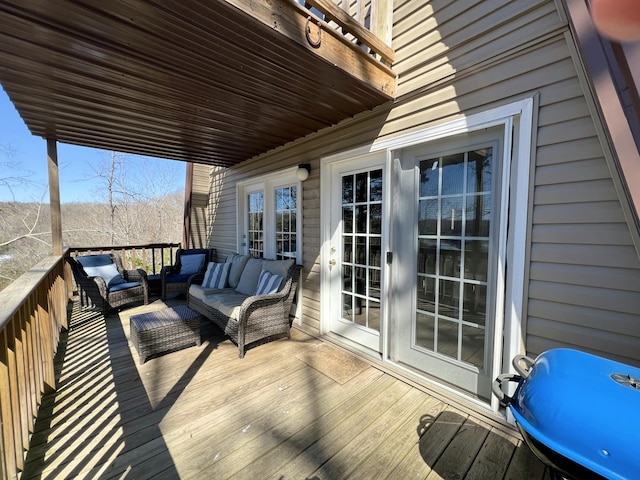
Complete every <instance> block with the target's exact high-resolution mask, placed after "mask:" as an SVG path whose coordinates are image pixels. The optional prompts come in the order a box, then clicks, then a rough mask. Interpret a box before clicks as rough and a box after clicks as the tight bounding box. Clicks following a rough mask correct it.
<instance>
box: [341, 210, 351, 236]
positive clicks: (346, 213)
mask: <svg viewBox="0 0 640 480" xmlns="http://www.w3.org/2000/svg"><path fill="white" fill-rule="evenodd" d="M342 231H343V233H351V232H353V205H344V206H343V207H342Z"/></svg>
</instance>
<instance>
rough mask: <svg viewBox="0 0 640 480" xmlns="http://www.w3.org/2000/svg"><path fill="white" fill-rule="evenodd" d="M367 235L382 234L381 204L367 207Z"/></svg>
mask: <svg viewBox="0 0 640 480" xmlns="http://www.w3.org/2000/svg"><path fill="white" fill-rule="evenodd" d="M369 214H370V215H371V217H370V218H369V233H374V234H381V233H382V204H380V203H379V204H375V203H374V204H373V205H371V206H370V207H369Z"/></svg>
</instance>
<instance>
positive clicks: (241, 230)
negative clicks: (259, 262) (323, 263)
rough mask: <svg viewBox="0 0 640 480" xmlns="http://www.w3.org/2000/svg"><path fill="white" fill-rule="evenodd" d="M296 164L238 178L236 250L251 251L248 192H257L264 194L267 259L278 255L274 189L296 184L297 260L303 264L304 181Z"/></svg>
mask: <svg viewBox="0 0 640 480" xmlns="http://www.w3.org/2000/svg"><path fill="white" fill-rule="evenodd" d="M296 170H297V167H292V168H287V169H284V170H279V171H277V172H273V173H269V174H265V175H259V176H255V177H252V178H250V179H247V180H242V181H239V182H238V183H237V184H236V215H237V218H236V222H237V223H236V224H237V226H238V228H237V239H236V247H237V251H238V252H239V253H242V254H246V253H248V245H247V242H246V237H245V236H246V233H247V221H248V201H247V195H248V194H249V193H253V192H256V191H262V192H263V194H264V214H263V215H264V217H263V224H262V225H263V239H264V258H275V257H276V242H277V240H276V205H275V190H276V189H277V188H282V187H287V186H295V187H296V256H295V257H291V258H295V260H296V263H302V245H303V241H302V198H303V195H302V182H301V181H300V180H298V179H297V177H296Z"/></svg>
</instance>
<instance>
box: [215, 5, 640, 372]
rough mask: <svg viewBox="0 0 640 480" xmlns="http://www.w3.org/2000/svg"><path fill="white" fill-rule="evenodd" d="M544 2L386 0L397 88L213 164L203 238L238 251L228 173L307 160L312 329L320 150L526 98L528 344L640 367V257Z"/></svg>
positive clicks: (561, 36)
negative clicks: (320, 126) (382, 102)
mask: <svg viewBox="0 0 640 480" xmlns="http://www.w3.org/2000/svg"><path fill="white" fill-rule="evenodd" d="M559 5H560V4H556V3H555V2H553V1H538V2H533V1H532V2H509V1H504V2H499V1H478V2H475V3H471V2H455V1H450V0H442V1H432V2H415V1H414V0H403V1H400V0H397V1H396V2H395V4H394V26H393V47H394V49H395V51H396V62H395V64H394V66H393V68H394V70H395V71H396V72H397V73H398V75H399V81H398V93H399V95H398V97H397V99H396V101H395V102H394V103H393V105H388V106H386V107H380V108H378V109H376V110H374V111H372V112H369V113H366V114H362V115H360V116H358V117H356V118H354V119H351V120H348V121H345V122H342V123H341V124H339V125H337V126H334V127H332V128H329V129H325V130H323V131H320V132H318V133H316V134H313V135H310V136H308V137H306V138H303V139H300V140H298V141H296V142H293V143H292V144H289V145H286V146H284V147H281V148H278V149H276V150H274V151H272V152H269V153H267V154H265V155H263V156H261V157H259V158H256V159H252V160H250V161H247V162H244V163H243V164H241V165H238V166H237V167H235V168H232V169H220V170H218V171H215V172H213V173H212V177H211V194H210V209H209V216H210V217H209V223H210V225H211V236H210V245H211V246H212V247H215V248H217V249H218V252H219V253H221V254H222V255H223V256H224V255H225V254H227V253H231V252H234V251H236V241H237V232H236V187H235V185H236V182H237V181H239V180H243V179H247V178H251V177H252V176H255V175H259V174H263V173H266V172H273V171H276V170H278V169H280V168H287V167H291V166H293V165H297V164H298V163H310V164H311V175H310V177H309V179H308V180H307V181H306V182H304V184H303V217H302V221H303V236H304V237H303V241H304V246H303V264H304V266H305V270H304V272H303V277H302V286H303V294H302V298H303V304H302V323H303V324H304V326H305V327H307V328H308V329H310V330H315V331H316V332H317V331H318V330H319V325H320V263H319V260H320V254H319V252H320V248H321V243H322V239H321V229H320V206H321V202H322V194H321V188H320V175H319V172H320V168H319V167H320V163H319V159H320V158H321V157H323V156H326V155H330V154H334V153H337V152H340V151H344V150H348V149H351V148H355V147H360V146H363V145H368V144H371V143H372V142H374V141H378V140H385V139H389V138H393V137H395V136H397V135H400V134H404V133H409V132H412V131H416V130H419V129H423V128H425V127H429V126H434V125H438V124H441V123H443V122H446V121H450V120H453V119H455V118H460V117H461V116H462V115H470V114H473V113H477V112H481V111H484V110H487V109H489V108H493V107H496V106H499V105H504V104H507V103H509V102H514V101H517V100H521V99H523V98H530V97H535V98H536V99H537V105H538V112H537V113H538V115H537V124H536V125H534V128H535V131H534V132H533V133H534V138H535V139H536V144H535V152H534V158H533V162H534V165H533V168H532V182H531V206H530V212H521V213H520V212H519V213H518V214H519V215H520V214H522V215H525V214H527V213H529V214H530V225H529V240H528V243H527V244H526V245H521V246H520V247H519V248H522V249H525V251H526V256H527V259H528V267H527V274H528V278H527V279H526V281H525V285H524V287H525V291H526V297H525V298H526V299H527V300H526V301H527V303H526V305H525V308H526V310H525V311H526V316H525V317H526V318H525V319H524V321H525V325H524V331H525V332H526V334H525V339H524V342H525V346H526V350H527V353H528V354H530V355H537V354H538V353H540V352H542V351H544V350H547V349H549V348H553V347H559V346H566V347H573V348H578V349H581V350H585V351H590V352H593V353H596V354H599V355H603V356H606V357H609V358H614V359H617V360H621V361H623V362H625V363H630V364H635V365H640V349H638V348H637V345H638V340H639V338H638V337H640V318H639V317H638V314H637V312H640V295H639V293H640V261H639V260H638V255H637V253H636V251H635V249H634V245H633V242H632V238H631V234H630V231H629V227H628V223H627V221H626V219H625V216H624V214H623V208H622V204H621V201H626V200H625V199H624V198H623V199H621V198H620V197H619V195H618V193H617V191H616V188H615V182H614V178H612V176H611V172H610V171H609V168H608V166H607V162H606V160H605V152H604V151H603V145H602V143H601V139H600V138H599V136H598V135H599V132H598V129H597V128H596V122H597V119H596V118H594V117H593V115H592V113H591V109H590V108H589V105H590V103H589V98H588V97H585V93H587V94H588V91H587V92H586V91H585V89H584V88H583V86H582V83H581V81H580V75H579V70H578V68H579V64H578V62H577V60H576V58H574V56H572V53H571V52H572V51H573V49H572V48H569V47H570V46H569V45H568V44H567V39H568V38H569V39H570V36H569V35H568V26H567V22H566V19H565V16H564V14H563V11H562V9H559V8H558V6H559Z"/></svg>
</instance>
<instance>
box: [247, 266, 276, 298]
mask: <svg viewBox="0 0 640 480" xmlns="http://www.w3.org/2000/svg"><path fill="white" fill-rule="evenodd" d="M280 282H282V276H281V275H276V274H275V273H271V272H267V271H266V270H262V272H260V276H259V277H258V286H257V287H256V292H255V293H254V295H265V294H269V293H276V292H277V291H278V289H279V288H280Z"/></svg>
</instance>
